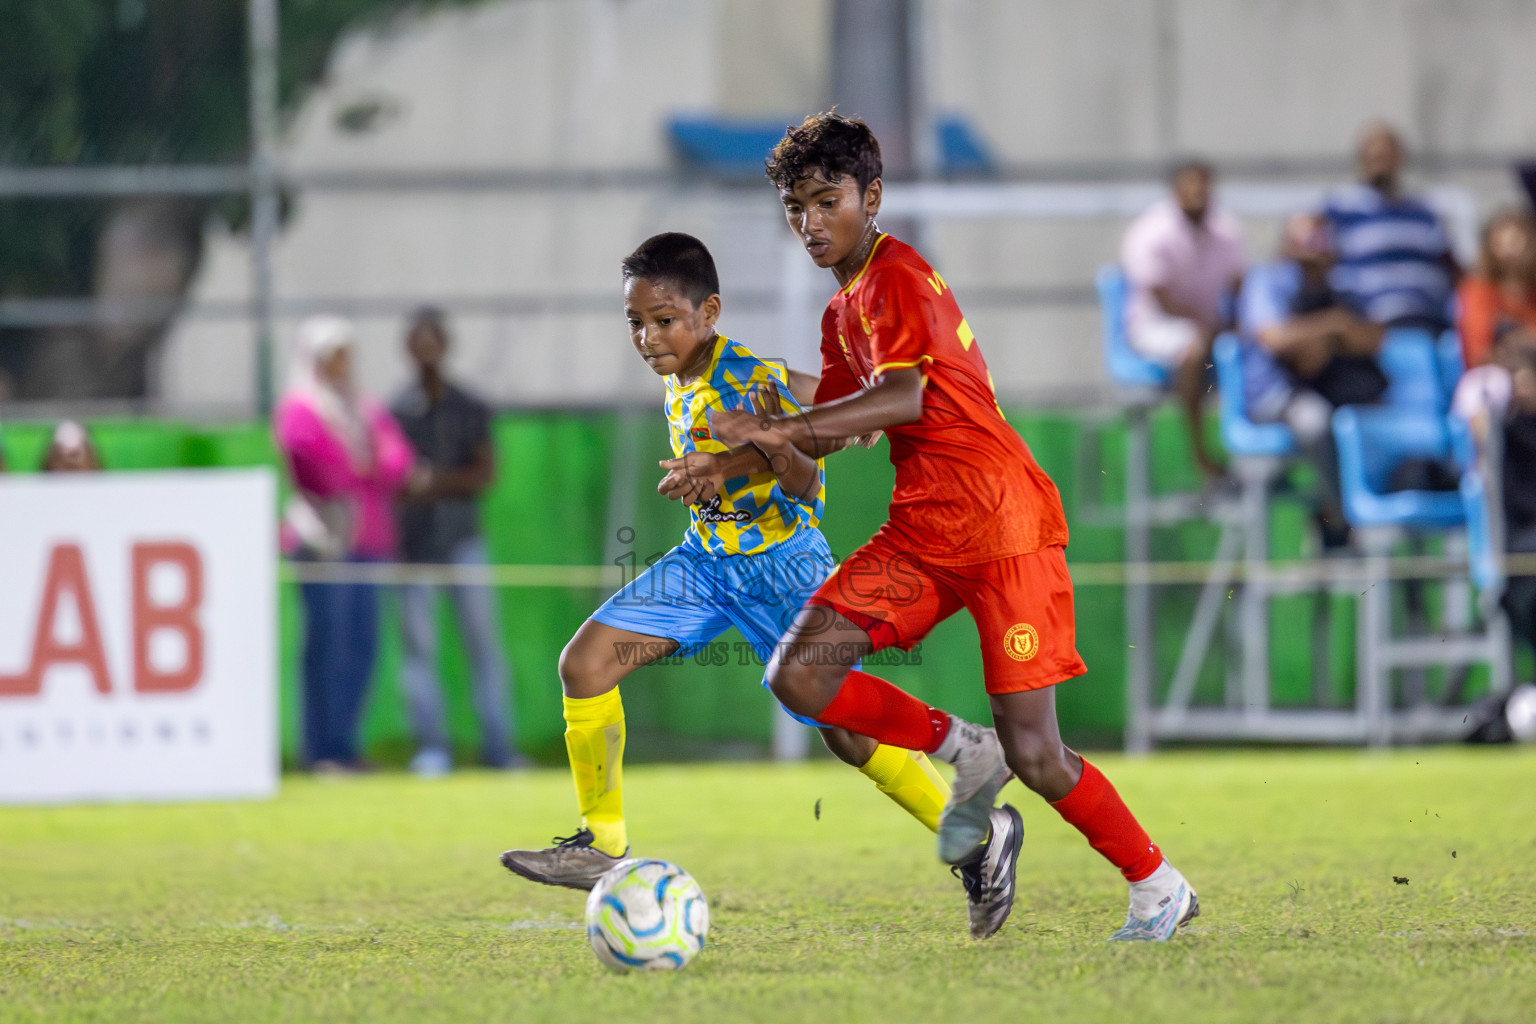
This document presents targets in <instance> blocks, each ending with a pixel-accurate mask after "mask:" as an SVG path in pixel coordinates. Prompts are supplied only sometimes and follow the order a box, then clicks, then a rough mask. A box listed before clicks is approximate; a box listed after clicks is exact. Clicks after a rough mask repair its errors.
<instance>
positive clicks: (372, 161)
mask: <svg viewBox="0 0 1536 1024" xmlns="http://www.w3.org/2000/svg"><path fill="white" fill-rule="evenodd" d="M830 12H831V5H830V0H783V2H778V3H774V4H763V3H758V2H753V0H624V2H618V0H500V2H494V3H490V4H487V5H486V6H484V7H477V8H469V9H456V10H452V11H439V12H434V13H432V14H429V15H425V16H416V17H409V18H404V19H401V20H396V21H394V22H391V23H389V24H388V25H387V26H385V27H383V28H374V29H370V30H367V31H364V32H359V33H357V34H354V35H353V36H352V37H350V38H349V39H348V40H347V41H346V42H345V43H344V44H343V45H342V46H341V47H339V48H338V50H337V52H336V54H335V57H334V61H333V69H332V73H331V75H330V77H329V80H328V82H327V84H326V85H325V86H324V87H323V88H321V89H319V90H317V91H316V92H315V93H314V94H313V95H312V96H311V97H310V99H309V101H308V102H307V103H306V104H305V106H304V108H303V110H302V111H301V112H300V113H299V115H298V116H297V117H296V118H295V119H294V121H293V123H292V124H291V125H290V126H289V129H288V132H287V135H286V142H285V161H286V163H287V165H288V166H289V167H291V168H293V169H295V170H297V171H345V170H354V169H369V170H387V171H409V170H416V171H421V170H450V169H452V170H459V171H475V170H482V171H483V170H506V169H522V170H529V171H545V172H550V171H552V172H577V171H591V170H619V169H642V170H643V169H651V170H660V169H666V168H669V167H671V166H673V160H674V157H673V156H672V154H671V152H670V149H669V147H668V144H667V141H666V138H665V133H664V125H665V119H666V118H667V116H668V115H670V114H673V113H677V112H684V111H695V112H698V111H716V112H721V113H725V114H730V115H737V116H754V117H760V116H767V117H783V118H785V119H791V118H798V117H799V116H801V115H803V114H804V113H805V112H807V111H809V110H812V109H816V108H819V107H821V106H823V105H824V104H825V102H826V100H825V97H826V94H827V90H828V75H827V71H826V68H827V61H828V53H829V29H830ZM921 16H922V19H923V20H922V26H923V27H922V31H921V32H920V37H921V47H920V49H921V53H920V63H921V67H922V71H921V74H922V78H923V82H924V87H925V91H926V96H927V101H926V102H927V108H928V109H929V110H930V111H931V112H933V113H948V112H959V113H963V114H965V115H966V116H967V117H969V118H970V119H971V120H972V121H973V123H974V124H976V125H977V127H978V128H979V130H980V132H981V134H982V135H983V136H984V138H985V140H986V141H987V143H988V144H989V145H990V146H991V147H992V149H993V151H994V152H995V153H996V155H997V157H998V160H999V162H1000V163H1001V164H1002V165H1004V166H1006V167H1034V168H1037V169H1039V168H1042V167H1049V168H1054V171H1052V172H1051V173H1054V174H1056V175H1057V176H1065V175H1070V174H1078V175H1080V174H1083V173H1095V174H1104V173H1111V174H1119V175H1120V176H1124V175H1125V174H1126V173H1136V172H1135V171H1134V167H1141V168H1144V169H1145V170H1144V171H1143V172H1142V173H1151V171H1150V168H1152V167H1154V166H1155V165H1156V164H1157V163H1158V162H1159V161H1162V160H1164V159H1166V158H1167V157H1168V156H1170V155H1172V154H1175V153H1183V152H1199V153H1203V154H1207V155H1209V156H1212V157H1214V158H1215V159H1216V160H1218V161H1219V162H1225V163H1227V164H1228V165H1229V166H1232V167H1234V168H1242V167H1246V168H1248V169H1249V171H1250V172H1251V171H1252V170H1253V169H1254V168H1255V167H1256V166H1257V165H1259V164H1262V163H1264V162H1266V161H1276V160H1279V161H1293V162H1294V161H1297V160H1313V161H1317V160H1322V161H1325V162H1326V161H1337V163H1336V164H1333V165H1331V166H1322V167H1320V168H1313V169H1312V170H1311V171H1310V172H1307V173H1309V174H1310V176H1311V179H1313V180H1317V181H1319V182H1325V181H1329V180H1341V179H1342V178H1344V177H1347V166H1346V163H1345V161H1346V159H1347V151H1348V148H1349V144H1350V139H1351V136H1352V134H1353V132H1354V130H1355V128H1356V127H1357V125H1358V124H1359V123H1360V122H1361V121H1363V120H1364V119H1366V118H1368V117H1372V116H1385V117H1388V118H1390V119H1391V120H1393V121H1395V122H1397V123H1398V124H1400V125H1402V126H1403V127H1404V129H1405V131H1406V135H1407V137H1408V139H1409V142H1410V144H1412V145H1413V146H1414V147H1415V149H1416V150H1418V151H1419V152H1421V153H1422V154H1424V155H1425V156H1427V157H1430V158H1464V157H1468V156H1475V155H1478V154H1489V153H1512V152H1519V151H1528V150H1531V149H1536V118H1533V117H1532V116H1531V114H1530V110H1531V108H1530V106H1529V102H1528V97H1529V96H1530V95H1531V94H1532V89H1533V87H1536V61H1531V60H1530V59H1529V56H1528V55H1529V54H1531V53H1533V52H1536V4H1532V3H1530V2H1529V0H1339V2H1323V0H1074V2H1073V3H1070V4H1067V3H1061V2H1060V0H926V2H925V3H924V4H923V5H922V15H921ZM853 113H857V112H856V111H853ZM1084 165H1092V166H1091V167H1085V166H1084ZM1074 167H1075V168H1077V170H1075V171H1074V170H1073V168H1074ZM1117 168H1118V170H1117ZM1127 168H1132V170H1130V171H1128V170H1127ZM1284 173H1286V174H1288V175H1289V176H1290V177H1291V178H1295V177H1296V174H1297V173H1300V172H1296V171H1289V172H1284ZM1426 180H1428V179H1426ZM1432 180H1434V181H1436V182H1440V183H1451V184H1456V185H1459V186H1462V187H1464V188H1466V189H1468V190H1470V192H1471V193H1472V194H1473V195H1474V196H1475V198H1476V200H1477V202H1478V204H1479V206H1480V207H1481V208H1482V209H1484V210H1486V209H1488V208H1489V207H1491V206H1492V205H1494V204H1496V203H1500V202H1505V201H1508V200H1510V199H1511V198H1514V196H1515V191H1514V183H1513V179H1512V178H1511V177H1510V176H1509V175H1508V174H1507V173H1504V172H1502V171H1500V170H1498V169H1493V170H1487V171H1468V170H1460V171H1456V172H1436V173H1435V174H1434V175H1433V179H1432ZM1123 226H1124V225H1123V221H1121V220H1119V219H1115V218H1106V219H1104V220H1102V221H1092V222H1082V221H1077V222H1071V223H1066V222H1047V221H1028V222H1025V221H994V222H984V223H971V224H943V225H938V226H936V227H935V228H934V229H933V230H932V231H931V232H930V233H929V237H928V238H926V239H925V240H924V242H925V245H926V247H927V248H928V250H929V252H930V255H931V257H932V258H933V260H934V262H935V263H937V264H938V265H939V266H940V268H941V269H943V270H944V272H945V274H946V276H947V277H948V278H949V279H950V281H951V283H952V284H953V285H954V286H955V288H956V291H957V294H958V295H959V296H960V298H961V301H962V303H964V301H965V296H966V292H967V289H977V288H1025V289H1048V288H1063V287H1065V288H1078V289H1081V288H1083V287H1085V286H1086V285H1087V284H1088V282H1089V281H1090V279H1091V275H1092V272H1093V270H1094V268H1095V267H1096V266H1097V265H1098V264H1099V263H1101V262H1104V261H1105V260H1107V259H1110V258H1112V257H1113V255H1114V252H1115V250H1116V247H1117V242H1118V237H1119V234H1120V231H1121V230H1122V229H1123ZM1248 226H1249V228H1250V239H1249V248H1250V252H1251V254H1252V255H1253V256H1255V257H1262V256H1263V255H1264V254H1266V253H1267V252H1268V251H1269V250H1270V249H1271V248H1272V245H1273V225H1272V224H1270V223H1266V222H1259V221H1254V222H1251V223H1250V224H1249V225H1248ZM666 229H678V230H687V231H692V232H695V233H697V234H699V235H700V236H701V237H703V238H704V239H705V241H706V242H708V243H709V244H710V245H711V247H712V248H713V249H714V250H715V252H716V254H717V257H718V259H719V261H720V263H721V269H722V276H723V287H724V291H725V299H726V306H727V313H726V316H725V318H724V322H723V326H724V328H725V329H726V330H727V331H729V332H731V333H734V334H736V335H737V336H740V337H742V338H743V339H744V340H746V341H748V343H749V344H753V345H755V346H756V347H757V348H759V349H760V350H761V351H763V352H764V353H765V354H782V355H785V356H787V357H789V358H791V360H792V361H793V362H795V363H798V364H801V365H804V364H805V363H806V362H807V361H809V360H812V359H813V358H814V351H815V320H814V317H801V318H800V319H799V320H796V321H794V322H788V321H785V320H782V319H781V318H780V317H779V315H778V313H777V311H776V310H775V309H774V308H773V305H772V295H771V291H772V289H774V288H776V287H777V285H778V282H779V280H780V278H781V273H782V267H783V264H784V260H785V259H786V253H785V246H786V243H785V237H786V236H785V233H784V231H783V229H782V227H781V226H780V224H779V221H778V218H777V212H776V205H775V203H774V200H773V196H772V194H771V193H770V192H768V191H767V190H766V189H764V190H763V191H762V192H761V193H752V194H747V195H745V196H740V195H735V196H733V195H730V194H720V193H715V192H711V191H709V190H707V189H703V188H700V189H691V188H684V189H678V190H675V191H660V192H658V191H654V190H653V191H649V192H632V191H631V192H626V191H621V190H607V191H602V192H597V193H583V192H575V191H566V190H558V189H550V190H543V191H519V192H506V191H495V190H471V191H461V192H446V191H431V190H421V191H410V192H378V191H376V192H340V191H321V190H312V191H310V192H307V193H305V194H302V195H299V196H298V197H297V200H296V205H295V207H294V209H293V211H292V214H291V216H290V218H289V220H288V223H287V225H286V226H285V230H284V232H283V236H282V239H281V242H280V245H279V251H278V259H277V282H278V289H279V296H280V298H284V299H291V300H311V301H322V300H325V299H330V298H338V297H340V298H349V299H358V300H365V301H366V302H368V303H371V305H370V306H369V307H368V308H369V309H371V310H372V311H373V312H372V313H370V314H369V315H368V316H365V317H363V318H361V319H360V326H361V330H362V340H363V344H362V353H361V356H362V359H361V364H362V373H363V378H364V382H365V384H366V385H367V386H368V387H369V388H371V389H373V390H376V391H388V390H392V389H393V388H394V387H396V386H398V385H399V384H400V383H401V382H402V381H403V379H404V373H405V367H404V363H403V359H402V358H401V356H400V353H399V337H398V335H399V317H398V313H397V312H395V311H394V307H397V306H400V305H403V304H407V303H408V302H410V301H436V302H441V303H445V304H447V305H449V306H450V307H454V306H456V305H457V306H458V307H459V308H460V313H459V315H458V316H457V317H456V322H457V327H458V332H459V339H460V343H459V345H458V347H457V350H456V352H455V354H454V357H453V358H454V359H455V361H456V363H457V366H458V370H459V372H460V373H461V374H463V375H464V376H467V377H469V378H471V379H473V380H474V381H475V382H476V384H477V385H478V386H479V388H480V389H481V390H482V391H483V392H485V393H486V394H487V396H488V397H490V398H492V399H493V400H496V401H498V402H502V403H508V404H548V403H558V402H590V403H603V402H609V401H614V400H642V401H650V400H653V399H657V398H659V395H660V387H659V382H658V381H656V380H654V379H652V378H650V377H649V375H647V374H645V373H642V372H641V368H640V366H639V364H638V363H633V362H632V361H631V359H630V358H629V357H628V353H627V349H626V343H625V338H624V334H623V328H622V327H621V325H620V324H619V317H618V296H617V287H616V274H615V265H616V263H617V261H618V259H619V258H620V257H621V256H622V255H623V254H624V253H625V252H627V251H628V250H629V249H630V248H632V247H633V245H634V244H635V243H636V242H638V241H639V240H641V239H642V238H644V237H645V236H647V235H648V234H651V233H653V232H655V231H659V230H666ZM207 253H208V255H207V258H206V261H205V264H204V267H203V270H202V273H201V275H200V278H199V280H198V283H197V285H196V287H195V297H196V298H197V299H204V300H241V299H244V298H245V297H246V296H247V295H248V291H249V272H248V265H247V248H246V243H245V240H244V239H243V238H242V237H240V236H236V235H234V234H231V233H229V232H228V231H225V230H223V229H220V228H219V227H217V226H213V227H210V229H209V238H208V247H207ZM790 255H793V254H792V253H791V254H790ZM808 287H809V288H811V289H812V290H813V291H815V292H816V293H817V295H818V296H819V295H820V294H821V293H822V292H828V291H830V280H829V279H827V278H826V276H825V275H821V276H820V277H819V278H815V279H814V280H813V282H812V283H811V284H809V285H808ZM610 294H611V295H612V296H613V306H612V309H611V310H610V309H608V308H606V307H605V306H604V305H603V303H604V302H605V301H606V300H605V299H604V298H603V297H604V296H607V295H610ZM507 296H520V297H526V298H529V299H547V298H549V297H551V296H554V297H559V296H566V297H571V296H577V297H584V298H583V302H578V303H576V304H575V305H576V307H579V308H560V309H550V308H548V307H545V308H539V307H538V306H537V304H535V305H534V306H533V307H530V308H522V307H519V308H516V309H511V310H509V309H508V308H506V307H505V305H504V304H503V305H501V306H498V305H497V302H496V301H493V300H497V299H504V298H505V297H507ZM733 296H734V297H736V299H735V303H734V306H733ZM391 304H393V305H391ZM968 316H969V317H970V319H971V321H972V323H973V324H974V325H975V327H976V330H977V334H978V336H979V337H980V338H981V339H982V344H983V346H984V348H985V350H986V351H987V353H988V358H989V360H990V361H991V363H992V364H993V368H994V372H995V376H996V379H997V382H998V386H999V388H1000V390H1002V391H1003V392H1005V393H1009V394H1014V395H1019V396H1026V397H1028V396H1039V395H1043V394H1046V393H1049V392H1055V393H1058V394H1067V393H1076V392H1075V391H1074V389H1077V390H1079V391H1080V389H1081V387H1082V386H1083V385H1084V384H1087V385H1097V384H1100V383H1102V381H1103V369H1102V365H1101V363H1100V359H1099V348H1098V342H1097V338H1096V315H1095V312H1094V310H1093V309H1092V308H1091V306H1089V305H1086V304H1084V302H1083V301H1082V300H1081V299H1080V298H1078V299H1074V298H1073V297H1072V296H1070V295H1068V296H1066V297H1064V298H1061V299H1058V300H1057V301H1056V302H1055V303H1054V304H1035V305H1030V306H1022V307H1004V306H991V307H988V308H982V309H977V310H975V311H974V312H972V311H970V310H968ZM280 326H281V328H282V330H281V334H282V336H283V338H284V339H286V338H287V336H288V335H289V334H291V328H292V321H291V320H290V321H285V322H283V323H282V324H281V325H280ZM251 353H252V342H251V331H250V329H249V327H248V325H246V324H244V323H241V322H238V321H216V320H208V319H194V318H187V319H186V320H184V321H183V322H182V323H181V324H180V325H179V327H178V328H177V330H176V331H175V332H174V334H173V337H172V339H171V342H170V344H169V346H168V349H167V351H166V353H165V356H164V359H163V360H162V382H161V397H162V399H163V400H164V401H165V403H166V404H167V405H168V406H169V407H171V408H183V409H198V408H215V407H216V408H220V409H226V410H238V409H241V408H242V407H245V406H246V405H247V403H248V402H249V400H250V395H251V393H252V390H253V389H252V372H251V365H252V354H251Z"/></svg>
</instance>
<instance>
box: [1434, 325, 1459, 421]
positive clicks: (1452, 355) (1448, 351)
mask: <svg viewBox="0 0 1536 1024" xmlns="http://www.w3.org/2000/svg"><path fill="white" fill-rule="evenodd" d="M1435 362H1436V363H1437V364H1438V365H1439V368H1440V393H1441V395H1442V396H1443V397H1444V399H1445V407H1446V409H1449V408H1450V407H1451V396H1452V395H1454V394H1456V385H1457V384H1458V383H1460V382H1461V375H1462V374H1464V373H1466V372H1467V364H1466V361H1465V359H1464V358H1463V357H1462V353H1461V335H1459V334H1457V333H1456V332H1455V331H1454V330H1451V331H1446V332H1445V333H1444V334H1442V335H1440V340H1439V341H1437V342H1435Z"/></svg>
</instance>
